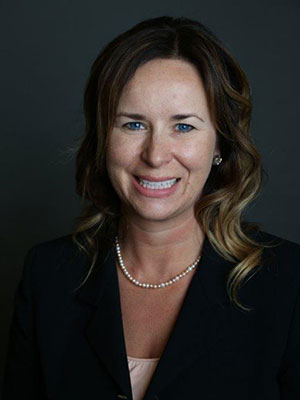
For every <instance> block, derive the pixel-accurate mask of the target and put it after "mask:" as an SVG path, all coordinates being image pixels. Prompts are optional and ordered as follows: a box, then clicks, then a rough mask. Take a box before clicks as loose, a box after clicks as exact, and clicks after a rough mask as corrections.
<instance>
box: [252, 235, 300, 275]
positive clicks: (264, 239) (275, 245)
mask: <svg viewBox="0 0 300 400" xmlns="http://www.w3.org/2000/svg"><path fill="white" fill-rule="evenodd" d="M254 239H255V240H256V241H257V242H259V243H260V244H262V245H264V246H265V247H264V255H265V257H266V259H270V260H272V259H273V260H274V261H275V259H276V260H277V261H278V262H285V263H286V264H291V265H293V266H294V268H295V269H296V270H298V271H300V245H299V244H298V243H296V242H294V241H291V240H288V239H285V238H282V237H279V236H276V235H273V234H271V233H269V232H265V231H262V230H260V231H258V232H257V233H255V234H254ZM268 257H269V258H268Z"/></svg>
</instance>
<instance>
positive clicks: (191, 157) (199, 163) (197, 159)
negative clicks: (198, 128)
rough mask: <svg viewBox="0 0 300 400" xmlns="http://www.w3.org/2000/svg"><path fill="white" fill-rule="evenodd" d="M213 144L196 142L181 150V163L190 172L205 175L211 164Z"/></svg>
mask: <svg viewBox="0 0 300 400" xmlns="http://www.w3.org/2000/svg"><path fill="white" fill-rule="evenodd" d="M213 152H214V146H213V145H210V144H207V143H200V144H199V143H197V144H194V145H193V146H189V147H188V148H186V149H184V150H182V151H181V154H180V157H181V160H182V161H181V162H182V164H184V165H185V167H186V169H187V170H188V171H189V172H190V173H191V174H192V173H197V172H198V173H201V174H203V175H206V174H208V173H209V171H210V169H211V166H212V157H213Z"/></svg>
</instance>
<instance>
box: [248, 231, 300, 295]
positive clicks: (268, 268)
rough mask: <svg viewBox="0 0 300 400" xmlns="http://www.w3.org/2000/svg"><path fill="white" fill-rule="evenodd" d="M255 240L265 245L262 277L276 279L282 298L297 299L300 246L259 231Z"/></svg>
mask: <svg viewBox="0 0 300 400" xmlns="http://www.w3.org/2000/svg"><path fill="white" fill-rule="evenodd" d="M254 239H255V240H256V241H257V242H259V243H261V244H263V245H265V247H264V249H263V254H262V263H261V267H262V268H261V271H262V275H264V276H268V277H270V274H271V275H272V276H273V277H274V278H275V281H276V286H277V289H278V295H279V296H281V298H283V297H282V296H286V298H289V297H291V299H295V297H296V296H297V293H298V292H299V290H300V245H299V244H298V243H296V242H294V241H291V240H288V239H285V238H282V237H279V236H276V235H273V234H271V233H269V232H265V231H258V232H257V233H256V234H255V235H254Z"/></svg>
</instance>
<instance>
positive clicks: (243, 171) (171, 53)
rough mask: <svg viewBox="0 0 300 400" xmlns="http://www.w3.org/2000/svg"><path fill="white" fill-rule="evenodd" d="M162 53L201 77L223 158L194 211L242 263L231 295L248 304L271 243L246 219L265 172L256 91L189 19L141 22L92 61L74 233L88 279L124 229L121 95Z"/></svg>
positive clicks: (229, 256) (217, 243) (219, 245)
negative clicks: (115, 180)
mask: <svg viewBox="0 0 300 400" xmlns="http://www.w3.org/2000/svg"><path fill="white" fill-rule="evenodd" d="M156 58H160V59H180V60H184V61H187V62H189V63H191V64H193V65H194V66H195V67H196V68H197V69H198V71H199V74H200V76H201V78H202V81H203V84H204V88H205V92H206V96H207V101H208V106H209V110H210V113H211V118H212V121H213V124H214V127H215V129H216V133H217V140H218V144H219V148H220V152H221V156H222V158H223V162H222V164H220V165H219V166H213V167H212V169H211V172H210V175H209V177H208V179H207V181H206V183H205V186H204V189H203V194H202V196H201V198H200V199H199V200H198V202H197V204H196V205H195V216H196V218H197V220H198V222H199V224H201V227H202V228H203V230H204V233H205V234H206V235H207V238H208V240H209V241H210V243H211V244H212V246H213V247H214V249H215V250H216V251H217V252H218V253H219V254H220V255H221V256H222V257H223V258H225V259H226V260H229V261H231V262H234V263H235V266H234V268H232V270H231V271H230V273H229V275H228V279H227V293H228V296H229V298H230V301H231V302H232V304H234V305H236V306H237V307H240V308H241V309H244V310H249V308H245V307H244V306H243V305H242V304H241V303H240V302H239V300H238V293H237V292H238V288H239V287H240V285H241V284H242V282H243V281H244V280H245V278H246V276H248V275H250V273H252V272H255V270H256V267H258V266H259V264H260V262H261V261H262V252H263V249H264V247H265V246H266V244H262V243H261V242H258V241H256V240H255V239H254V237H255V236H253V235H252V234H251V232H252V231H253V230H254V231H257V230H258V229H259V228H258V226H257V225H255V224H250V223H245V222H242V214H243V212H244V210H245V208H246V206H248V204H249V203H250V202H251V201H252V200H253V199H254V198H255V197H256V196H257V194H258V192H259V190H260V188H261V185H262V178H263V174H264V170H263V168H262V165H261V158H260V155H259V153H258V151H257V148H256V146H255V144H254V143H253V140H252V138H251V136H250V134H249V127H250V118H251V111H252V101H251V90H250V87H249V83H248V80H247V77H246V75H245V73H244V71H243V70H242V69H241V67H240V66H239V64H238V63H237V61H236V60H235V59H234V58H233V56H232V55H231V54H230V52H229V51H228V50H227V49H226V48H225V47H224V45H223V44H222V43H221V41H220V40H219V39H218V38H217V37H216V36H215V35H214V34H213V33H212V32H211V31H210V30H209V29H208V28H207V27H205V26H204V25H203V24H201V23H200V22H198V21H195V20H191V19H188V18H185V17H180V18H173V17H170V16H162V17H157V18H152V19H148V20H144V21H142V22H140V23H138V24H137V25H135V26H134V27H132V28H131V29H129V30H128V31H126V32H123V33H121V34H120V35H119V36H117V37H116V38H115V39H113V40H112V41H111V42H110V43H108V44H107V45H106V46H105V47H104V48H103V49H102V50H101V52H100V54H99V55H98V57H97V58H96V60H95V61H94V63H93V65H92V68H91V71H90V76H89V78H88V81H87V84H86V87H85V93H84V113H85V121H86V126H85V134H84V137H83V140H82V142H81V144H80V147H79V150H78V153H77V158H76V191H77V193H78V194H79V195H80V196H81V198H82V200H83V202H82V206H81V211H80V215H79V216H78V218H77V219H76V223H75V227H74V231H73V233H72V239H73V241H74V243H76V244H77V246H78V247H79V248H80V249H81V250H82V251H84V252H85V253H86V254H87V255H88V257H89V259H90V261H91V266H90V268H89V271H88V274H87V276H86V277H85V279H84V281H83V282H82V283H81V285H82V284H84V283H85V282H86V280H87V279H88V277H89V275H90V274H91V272H92V271H93V268H94V266H95V264H96V261H97V259H99V258H100V259H101V257H102V256H104V255H105V253H106V252H107V249H108V248H112V246H113V244H114V238H115V235H116V234H117V231H118V223H119V218H120V201H119V198H118V196H117V194H116V192H115V191H114V189H113V187H112V185H111V183H110V180H109V177H108V174H107V170H106V166H105V165H106V146H107V138H108V135H109V132H110V131H111V129H112V127H113V124H114V120H115V116H116V112H117V106H118V101H119V99H120V97H121V94H122V90H123V89H124V87H125V85H126V84H127V83H128V81H129V80H130V79H131V78H132V77H133V75H134V73H135V71H136V70H137V68H139V67H140V66H141V65H143V64H145V63H146V62H148V61H150V60H153V59H156ZM81 285H80V286H81Z"/></svg>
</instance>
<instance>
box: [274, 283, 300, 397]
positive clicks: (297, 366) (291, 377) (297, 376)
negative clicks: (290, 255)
mask: <svg viewBox="0 0 300 400" xmlns="http://www.w3.org/2000/svg"><path fill="white" fill-rule="evenodd" d="M279 387H280V400H296V399H300V287H298V294H297V299H296V303H295V308H294V312H293V318H292V321H291V325H290V330H289V336H288V342H287V346H286V350H285V353H284V357H283V359H282V362H281V368H280V375H279Z"/></svg>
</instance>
